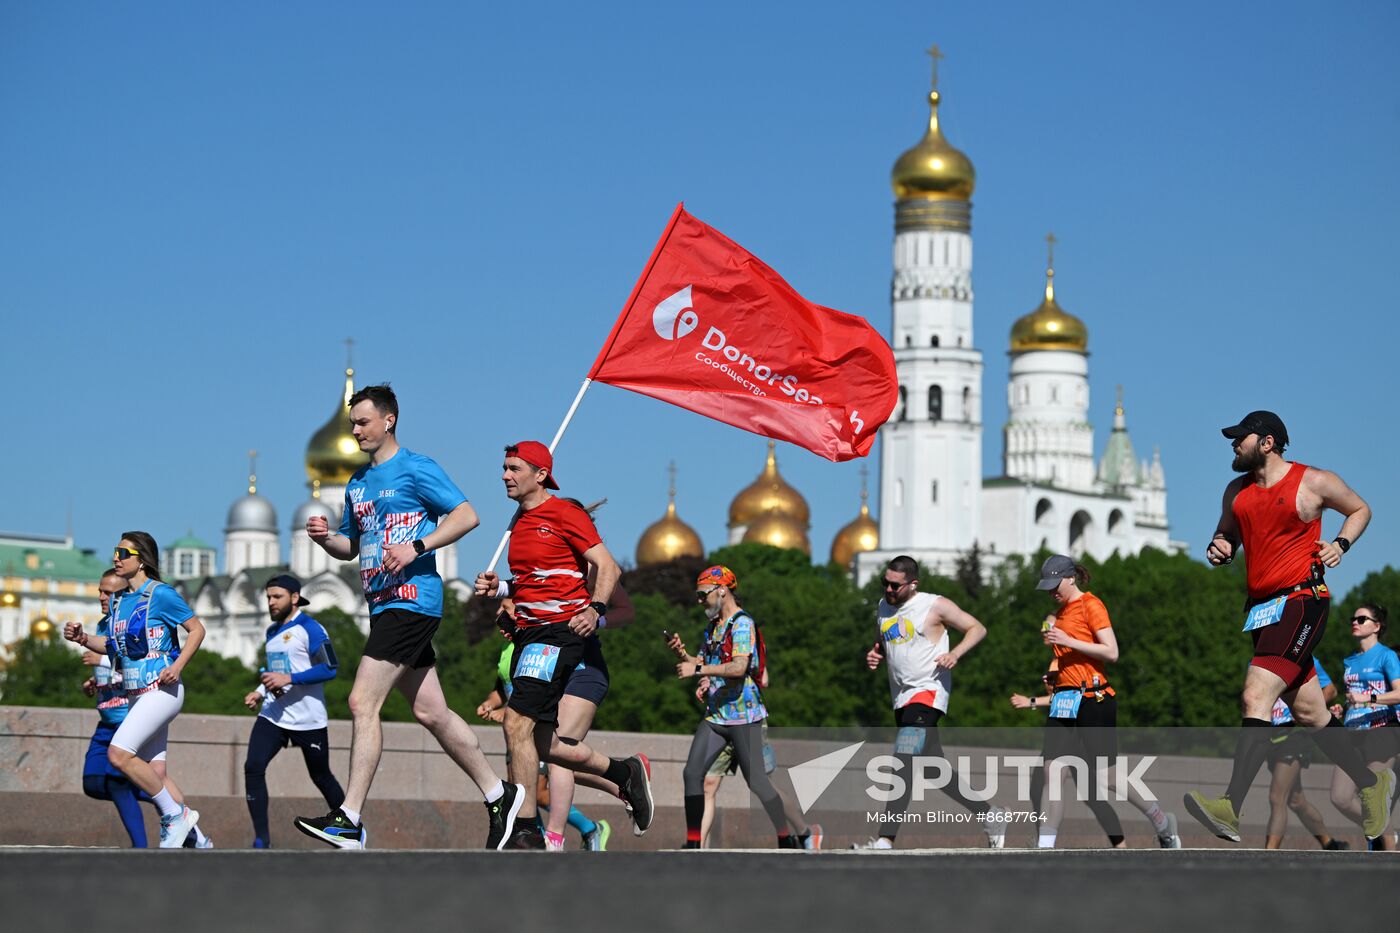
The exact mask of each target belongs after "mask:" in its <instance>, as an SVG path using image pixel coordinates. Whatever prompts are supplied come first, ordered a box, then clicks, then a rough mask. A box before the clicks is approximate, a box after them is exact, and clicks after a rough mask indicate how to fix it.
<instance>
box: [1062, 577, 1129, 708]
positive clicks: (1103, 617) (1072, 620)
mask: <svg viewBox="0 0 1400 933" xmlns="http://www.w3.org/2000/svg"><path fill="white" fill-rule="evenodd" d="M1112 625H1113V623H1112V622H1110V621H1109V620H1108V610H1107V609H1105V608H1104V604H1103V600H1101V599H1099V598H1098V597H1097V596H1095V595H1094V594H1093V593H1085V594H1084V595H1083V596H1080V597H1079V598H1078V599H1076V600H1075V601H1074V602H1071V603H1065V604H1064V605H1063V606H1061V607H1060V609H1059V611H1058V612H1056V613H1055V628H1057V629H1059V630H1060V631H1062V632H1064V633H1065V634H1066V635H1068V636H1069V637H1070V638H1073V639H1074V640H1075V641H1087V642H1089V643H1090V644H1098V639H1097V638H1095V637H1094V633H1095V632H1098V631H1102V630H1103V629H1106V628H1110V627H1111V626H1112ZM1052 647H1053V648H1054V650H1055V660H1057V661H1059V662H1060V679H1059V680H1058V681H1057V682H1056V684H1057V686H1060V687H1080V686H1083V687H1092V686H1093V684H1094V675H1095V674H1097V675H1098V677H1099V683H1101V684H1106V683H1108V674H1106V673H1105V672H1104V669H1103V662H1102V661H1100V660H1098V659H1097V658H1091V657H1089V656H1088V655H1087V654H1083V653H1082V652H1079V651H1076V650H1075V649H1073V648H1066V647H1065V646H1063V645H1053V646H1052ZM1105 692H1106V693H1107V694H1108V695H1109V696H1113V695H1114V693H1113V688H1112V687H1109V688H1108V690H1106V691H1105Z"/></svg>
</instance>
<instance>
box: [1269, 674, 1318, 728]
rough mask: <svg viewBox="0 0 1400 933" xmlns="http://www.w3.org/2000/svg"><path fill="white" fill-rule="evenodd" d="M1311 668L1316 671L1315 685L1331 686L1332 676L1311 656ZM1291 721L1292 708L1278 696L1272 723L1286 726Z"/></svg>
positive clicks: (1290, 723)
mask: <svg viewBox="0 0 1400 933" xmlns="http://www.w3.org/2000/svg"><path fill="white" fill-rule="evenodd" d="M1313 670H1315V671H1317V685H1318V687H1320V688H1322V689H1324V690H1325V689H1327V688H1328V687H1330V686H1332V678H1331V677H1328V676H1327V672H1326V671H1324V670H1323V669H1322V665H1321V664H1318V663H1317V658H1313ZM1292 723H1293V710H1291V709H1289V708H1288V704H1287V703H1285V702H1283V698H1282V697H1279V698H1278V699H1277V700H1275V701H1274V715H1273V724H1274V725H1276V726H1288V725H1292Z"/></svg>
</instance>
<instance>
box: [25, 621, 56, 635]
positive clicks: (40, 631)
mask: <svg viewBox="0 0 1400 933" xmlns="http://www.w3.org/2000/svg"><path fill="white" fill-rule="evenodd" d="M55 628H56V626H55V625H54V624H53V620H52V619H50V618H49V617H48V616H39V618H37V619H35V620H34V621H33V622H32V623H31V624H30V626H29V634H30V636H31V637H34V638H37V639H39V640H40V641H48V640H49V639H50V638H51V637H53V633H54V629H55Z"/></svg>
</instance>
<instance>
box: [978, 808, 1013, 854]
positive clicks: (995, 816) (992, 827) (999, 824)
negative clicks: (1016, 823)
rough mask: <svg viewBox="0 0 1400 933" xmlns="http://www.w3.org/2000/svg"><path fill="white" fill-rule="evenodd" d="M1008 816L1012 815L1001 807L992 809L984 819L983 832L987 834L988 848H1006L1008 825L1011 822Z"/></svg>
mask: <svg viewBox="0 0 1400 933" xmlns="http://www.w3.org/2000/svg"><path fill="white" fill-rule="evenodd" d="M1008 816H1010V814H1009V813H1007V811H1005V810H1003V809H1002V808H1001V807H992V808H991V809H990V810H988V811H987V815H986V816H984V817H983V818H982V831H983V832H984V833H986V834H987V848H989V849H1004V848H1006V825H1007V823H1009V822H1010V820H1009V819H1007V817H1008Z"/></svg>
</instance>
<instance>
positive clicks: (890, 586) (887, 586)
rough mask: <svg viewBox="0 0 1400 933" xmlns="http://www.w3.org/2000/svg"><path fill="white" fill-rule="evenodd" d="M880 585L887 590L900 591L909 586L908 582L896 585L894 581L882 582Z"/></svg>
mask: <svg viewBox="0 0 1400 933" xmlns="http://www.w3.org/2000/svg"><path fill="white" fill-rule="evenodd" d="M880 583H881V585H883V586H884V588H885V589H887V590H899V589H903V588H904V587H906V586H908V585H909V581H908V580H906V581H904V582H903V583H895V582H894V581H893V580H881V581H880Z"/></svg>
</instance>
